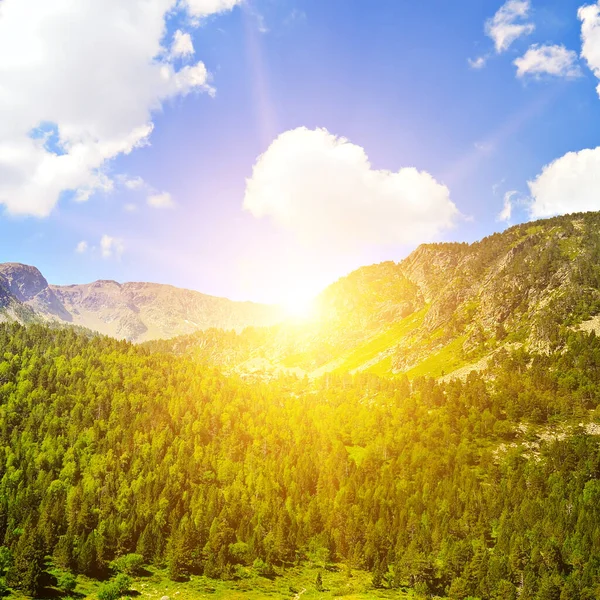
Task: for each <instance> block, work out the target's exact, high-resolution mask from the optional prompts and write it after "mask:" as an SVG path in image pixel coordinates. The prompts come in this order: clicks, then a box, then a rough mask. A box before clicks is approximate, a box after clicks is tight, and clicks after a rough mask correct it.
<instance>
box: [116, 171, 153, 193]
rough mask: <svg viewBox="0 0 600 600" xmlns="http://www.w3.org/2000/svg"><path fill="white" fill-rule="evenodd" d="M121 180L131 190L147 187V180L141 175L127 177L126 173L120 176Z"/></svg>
mask: <svg viewBox="0 0 600 600" xmlns="http://www.w3.org/2000/svg"><path fill="white" fill-rule="evenodd" d="M119 180H120V182H121V183H122V184H123V185H124V186H125V187H126V188H127V189H128V190H131V191H137V190H143V189H145V188H146V186H147V184H146V182H145V181H144V180H143V179H142V178H141V177H139V176H136V177H127V176H126V175H120V176H119Z"/></svg>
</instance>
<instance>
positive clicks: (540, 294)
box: [166, 213, 600, 378]
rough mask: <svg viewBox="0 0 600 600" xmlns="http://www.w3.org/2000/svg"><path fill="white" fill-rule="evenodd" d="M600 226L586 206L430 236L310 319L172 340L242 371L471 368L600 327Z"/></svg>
mask: <svg viewBox="0 0 600 600" xmlns="http://www.w3.org/2000/svg"><path fill="white" fill-rule="evenodd" d="M599 232H600V213H584V214H574V215H568V216H562V217H557V218H553V219H547V220H543V221H537V222H534V223H526V224H522V225H517V226H514V227H511V228H509V229H507V230H506V231H504V232H502V233H496V234H494V235H491V236H489V237H487V238H485V239H483V240H481V241H479V242H476V243H473V244H466V243H439V244H424V245H421V246H419V247H418V248H417V249H416V250H415V251H414V252H413V253H412V254H410V255H409V256H408V257H407V258H406V259H405V260H403V261H401V262H399V263H394V262H385V263H381V264H378V265H372V266H368V267H363V268H361V269H358V270H357V271H355V272H353V273H351V274H350V275H349V276H347V277H344V278H342V279H340V280H339V281H337V282H335V283H334V284H332V285H331V286H330V287H328V288H327V289H326V290H325V291H324V292H323V293H322V294H321V295H320V296H319V297H318V298H317V300H316V303H315V311H314V312H315V316H314V317H313V319H312V320H309V321H308V322H302V323H299V324H294V323H283V324H279V325H275V326H274V327H272V328H270V329H269V331H268V333H266V332H263V331H260V330H248V331H245V332H241V333H239V334H236V335H225V334H221V333H219V332H202V333H196V334H194V335H191V336H184V337H183V338H178V339H176V340H173V341H171V342H167V343H166V347H167V348H172V349H175V350H176V351H179V352H182V353H183V352H185V353H189V352H194V353H195V354H196V356H197V357H198V358H200V359H202V360H205V361H207V362H212V363H216V364H220V365H221V366H225V367H226V368H230V369H232V370H235V371H238V372H240V373H249V372H253V373H262V374H267V373H271V374H276V373H278V372H281V371H286V372H290V371H291V372H295V373H296V374H298V375H309V376H319V375H322V374H323V373H328V372H350V373H355V372H363V371H364V372H372V373H375V374H379V375H392V374H397V373H407V374H408V375H409V376H411V377H415V376H418V375H429V376H433V377H436V378H442V377H466V376H467V375H468V374H469V373H470V372H471V371H473V370H481V369H482V368H485V366H486V365H487V364H488V363H489V361H490V360H491V359H492V358H493V357H494V356H495V354H496V353H497V352H499V351H500V350H502V349H511V348H514V347H521V346H524V347H526V348H527V349H529V350H532V351H536V352H544V353H547V352H550V351H552V350H553V349H555V348H556V347H560V344H561V340H564V338H565V336H566V335H567V334H568V332H569V331H571V330H573V329H574V328H583V329H586V330H595V329H596V328H600V322H599V320H598V318H597V317H596V315H597V314H598V313H600V233H599Z"/></svg>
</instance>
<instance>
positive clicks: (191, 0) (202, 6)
mask: <svg viewBox="0 0 600 600" xmlns="http://www.w3.org/2000/svg"><path fill="white" fill-rule="evenodd" d="M183 1H184V4H185V5H186V6H187V9H188V11H189V13H190V14H191V15H192V16H194V17H207V16H209V15H213V14H217V13H221V12H225V11H228V10H231V9H232V8H234V7H235V6H237V5H238V4H241V2H242V0H183Z"/></svg>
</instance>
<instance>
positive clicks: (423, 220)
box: [244, 128, 459, 247]
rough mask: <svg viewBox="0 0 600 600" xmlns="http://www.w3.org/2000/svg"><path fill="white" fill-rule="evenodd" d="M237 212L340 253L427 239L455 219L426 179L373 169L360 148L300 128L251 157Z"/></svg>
mask: <svg viewBox="0 0 600 600" xmlns="http://www.w3.org/2000/svg"><path fill="white" fill-rule="evenodd" d="M244 208H245V209H246V210H248V211H250V212H251V213H252V214H253V215H254V216H256V217H270V218H271V219H272V220H273V221H274V222H275V223H276V224H277V225H279V226H281V227H283V228H285V229H287V230H290V231H293V232H294V233H296V234H297V235H298V237H299V238H300V239H302V240H304V241H309V242H325V243H329V244H338V245H341V246H344V247H349V246H360V245H365V244H400V243H405V242H412V241H422V240H424V239H431V238H433V237H435V236H436V235H437V234H439V233H440V232H441V231H442V230H444V229H447V228H448V227H450V226H452V224H453V222H454V220H455V218H456V217H457V216H458V215H459V212H458V210H457V208H456V206H455V205H454V204H453V202H452V201H451V200H450V193H449V191H448V188H447V187H446V186H444V185H442V184H440V183H438V182H437V181H436V180H435V179H434V178H433V177H432V176H431V175H430V174H429V173H426V172H424V171H418V170H417V169H415V168H412V167H411V168H402V169H400V170H399V171H397V172H391V171H382V170H375V169H373V168H372V166H371V164H370V162H369V159H368V157H367V154H366V153H365V151H364V149H363V148H361V147H360V146H357V145H355V144H352V143H350V142H349V141H348V140H346V139H345V138H340V137H336V136H335V135H333V134H331V133H329V132H328V131H327V130H325V129H316V130H309V129H306V128H299V129H294V130H292V131H287V132H286V133H283V134H282V135H280V136H279V137H278V138H277V139H276V140H275V141H274V142H273V143H272V144H271V146H270V147H269V148H268V150H267V151H266V152H265V153H264V154H263V155H262V156H260V157H259V158H258V160H257V162H256V164H255V165H254V169H253V173H252V177H251V178H250V179H248V181H247V185H246V194H245V198H244Z"/></svg>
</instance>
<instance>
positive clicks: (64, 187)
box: [0, 0, 237, 216]
mask: <svg viewBox="0 0 600 600" xmlns="http://www.w3.org/2000/svg"><path fill="white" fill-rule="evenodd" d="M236 3H237V0H212V1H210V2H207V1H201V0H188V2H187V10H188V12H190V13H193V15H195V16H198V15H202V16H206V15H208V14H211V13H212V12H220V11H223V10H227V9H228V8H231V7H232V6H233V5H234V4H236ZM180 6H181V5H180V4H179V3H178V0H128V2H127V3H126V5H124V4H123V2H122V0H103V1H102V2H97V1H93V0H53V1H52V2H49V1H48V0H2V1H1V9H0V90H2V92H1V93H0V114H2V115H10V118H2V119H0V204H3V205H4V206H5V207H6V209H7V210H8V211H9V212H11V213H18V214H28V215H37V216H45V215H48V214H49V213H50V211H51V210H52V208H53V207H54V206H55V204H56V202H57V201H58V198H59V196H60V195H61V193H62V192H64V191H69V190H72V191H73V192H75V194H76V198H77V199H79V200H86V199H87V198H89V197H90V196H91V195H92V194H93V193H94V192H95V191H97V190H98V189H110V188H111V182H110V180H109V179H108V177H107V176H106V175H105V173H104V169H105V166H106V163H107V161H109V160H111V159H113V158H115V157H116V156H118V155H120V154H128V153H130V152H131V151H132V150H134V149H135V148H138V147H139V146H142V145H144V144H147V143H148V138H149V136H150V134H151V132H152V129H153V123H152V114H153V112H154V111H156V110H158V109H160V107H161V105H162V103H163V102H164V101H165V100H167V99H169V98H171V97H174V96H178V95H185V94H188V93H190V92H192V91H194V90H204V91H208V92H212V88H210V86H209V85H208V81H209V75H208V72H207V70H206V67H205V66H204V64H203V63H202V62H198V63H197V64H194V65H188V66H186V67H184V68H182V69H180V70H178V71H177V70H176V69H175V67H174V66H173V64H172V63H171V62H170V58H169V56H168V54H169V53H168V50H166V49H165V48H164V47H163V46H162V45H161V42H162V40H163V38H164V35H165V28H166V26H165V19H166V15H167V14H169V13H170V12H172V11H173V10H177V9H178V8H179V7H180ZM184 6H185V5H184Z"/></svg>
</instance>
